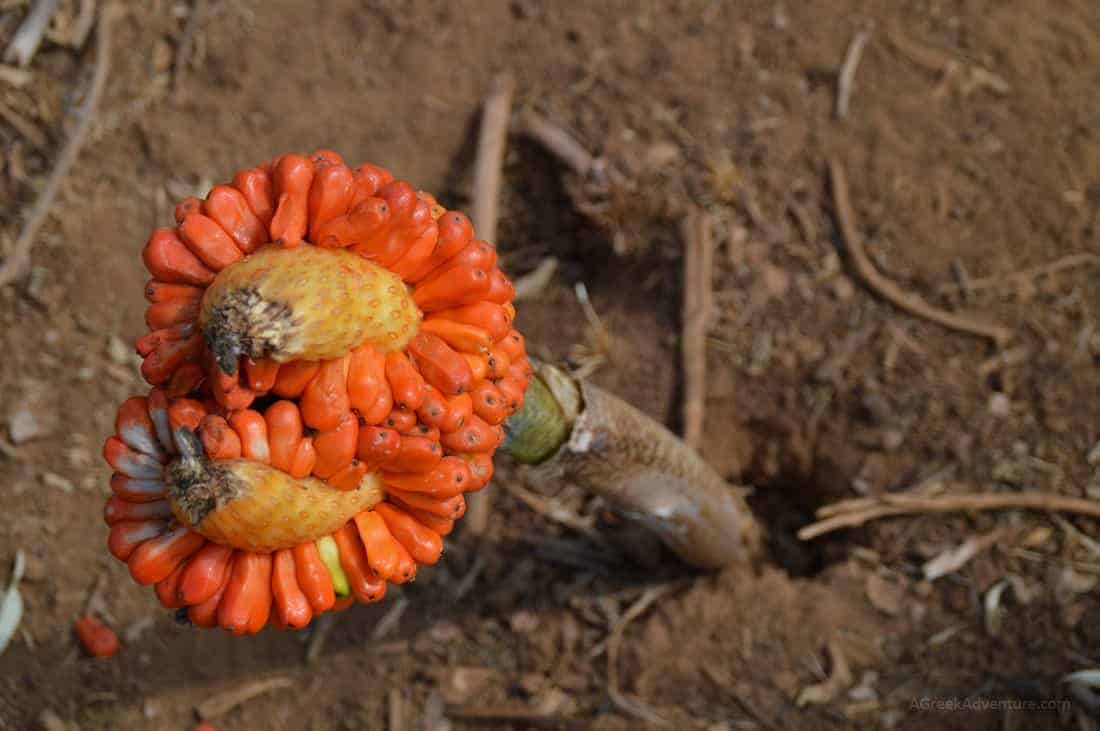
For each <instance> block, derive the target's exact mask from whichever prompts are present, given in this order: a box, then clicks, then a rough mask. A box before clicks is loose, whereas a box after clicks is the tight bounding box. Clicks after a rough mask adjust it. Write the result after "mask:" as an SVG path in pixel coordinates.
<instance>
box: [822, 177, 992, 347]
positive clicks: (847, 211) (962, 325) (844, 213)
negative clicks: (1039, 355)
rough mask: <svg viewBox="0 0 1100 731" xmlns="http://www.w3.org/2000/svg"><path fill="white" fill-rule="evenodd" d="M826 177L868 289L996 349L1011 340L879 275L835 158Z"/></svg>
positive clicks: (847, 244) (843, 232)
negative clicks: (942, 308) (991, 344)
mask: <svg viewBox="0 0 1100 731" xmlns="http://www.w3.org/2000/svg"><path fill="white" fill-rule="evenodd" d="M829 178H830V182H831V184H832V189H833V205H834V209H835V211H834V213H835V214H836V218H837V223H838V225H839V227H840V234H841V238H842V239H843V241H844V245H845V247H846V248H847V250H848V254H849V255H850V257H851V259H852V264H853V265H854V266H855V268H856V273H857V274H859V276H860V278H861V279H862V280H863V282H864V283H865V284H866V285H867V286H868V287H870V288H871V289H872V290H873V291H874V292H875V293H877V294H878V295H880V296H881V297H882V298H883V299H886V300H887V301H889V302H891V303H893V304H894V305H895V306H897V307H898V308H899V309H902V310H904V311H906V312H908V313H909V314H911V315H916V316H917V317H921V318H924V319H925V320H930V321H932V322H935V323H937V324H940V325H943V326H944V327H946V328H949V329H952V330H957V331H959V332H964V333H968V334H970V335H978V336H981V337H984V338H988V339H989V340H992V341H993V342H994V343H996V344H997V345H999V346H1000V345H1004V344H1005V343H1006V342H1008V340H1009V339H1011V337H1012V331H1011V330H1009V329H1008V328H1006V327H1003V326H1001V325H993V324H989V323H985V322H980V321H978V320H974V319H971V318H969V317H965V316H963V315H956V314H953V313H950V312H947V311H945V310H941V309H939V308H937V307H933V306H931V305H929V304H928V303H927V302H925V301H924V300H923V299H921V298H920V297H919V296H918V295H916V294H912V293H910V292H906V291H904V290H903V289H901V288H900V287H899V286H898V285H896V284H894V283H893V282H891V281H890V280H889V279H886V278H885V277H883V276H882V275H881V274H879V273H878V270H876V269H875V266H874V264H872V263H871V260H870V259H869V258H868V256H867V252H866V251H865V250H864V248H863V241H862V239H861V238H860V236H859V233H858V230H857V228H856V224H855V214H854V213H853V211H852V204H851V201H850V199H849V197H848V178H847V176H846V175H845V173H844V166H843V165H842V164H841V162H840V160H838V159H836V158H832V159H830V160H829Z"/></svg>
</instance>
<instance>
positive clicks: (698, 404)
mask: <svg viewBox="0 0 1100 731" xmlns="http://www.w3.org/2000/svg"><path fill="white" fill-rule="evenodd" d="M682 230H683V237H684V279H683V299H682V305H681V310H680V316H681V318H682V320H681V322H682V326H681V334H680V338H681V340H680V363H681V368H682V370H683V374H684V400H683V410H682V412H681V414H682V419H683V437H684V442H686V443H687V445H688V446H689V447H691V448H693V449H698V448H699V443H700V442H701V441H702V438H703V419H704V415H705V413H706V396H707V318H708V316H709V315H710V309H711V300H712V299H713V297H712V293H711V277H712V275H713V269H714V237H713V236H711V220H710V216H708V215H707V213H706V212H705V211H703V210H702V209H700V208H699V207H698V206H692V207H691V209H690V210H689V212H688V215H687V216H686V217H685V218H684V220H683V225H682Z"/></svg>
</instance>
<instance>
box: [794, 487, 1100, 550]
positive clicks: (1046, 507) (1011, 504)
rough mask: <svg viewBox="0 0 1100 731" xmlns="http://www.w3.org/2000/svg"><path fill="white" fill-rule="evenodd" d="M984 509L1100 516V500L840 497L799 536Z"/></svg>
mask: <svg viewBox="0 0 1100 731" xmlns="http://www.w3.org/2000/svg"><path fill="white" fill-rule="evenodd" d="M985 510H1036V511H1039V512H1046V513H1069V514H1072V515H1086V516H1089V517H1091V518H1100V502H1097V501H1095V500H1086V499H1084V498H1074V497H1066V496H1063V495H1050V494H1048V493H1041V492H1030V493H1029V492H1021V493H1006V494H1001V493H962V494H957V495H941V496H937V497H922V496H917V495H900V494H895V495H882V496H881V497H874V498H855V499H853V500H841V501H839V502H836V503H833V504H831V505H827V506H825V507H824V508H822V509H821V510H819V511H817V516H818V517H819V518H822V520H819V521H817V522H816V523H811V524H810V525H808V526H806V527H804V528H802V529H801V530H799V531H798V537H799V539H801V540H803V541H808V540H811V539H814V538H817V537H818V536H822V535H825V534H826V533H832V532H833V531H836V530H840V529H841V528H855V527H858V526H861V525H863V524H864V523H867V522H869V521H872V520H877V519H879V518H886V517H890V516H894V515H916V514H920V513H966V512H977V511H985Z"/></svg>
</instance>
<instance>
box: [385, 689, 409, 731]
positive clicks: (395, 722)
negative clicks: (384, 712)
mask: <svg viewBox="0 0 1100 731" xmlns="http://www.w3.org/2000/svg"><path fill="white" fill-rule="evenodd" d="M387 705H388V706H389V719H388V723H387V725H386V729H387V731H404V729H405V699H404V698H403V697H402V696H401V690H400V689H398V688H390V692H389V694H388V704H387Z"/></svg>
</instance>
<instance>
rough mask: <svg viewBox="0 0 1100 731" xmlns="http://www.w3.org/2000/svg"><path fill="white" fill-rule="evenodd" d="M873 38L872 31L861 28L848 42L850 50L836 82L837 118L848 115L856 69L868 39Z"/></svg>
mask: <svg viewBox="0 0 1100 731" xmlns="http://www.w3.org/2000/svg"><path fill="white" fill-rule="evenodd" d="M869 40H871V31H869V30H866V29H865V30H861V31H859V32H858V33H856V34H855V35H854V36H853V37H852V42H851V43H849V44H848V50H847V52H846V53H845V54H844V63H843V64H842V65H841V67H840V75H839V76H838V77H837V82H836V118H837V119H844V118H845V117H847V116H848V108H849V106H850V105H851V102H852V85H853V83H854V82H855V79H856V69H858V68H859V61H860V59H861V58H862V57H863V49H864V47H865V46H866V45H867V41H869Z"/></svg>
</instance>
